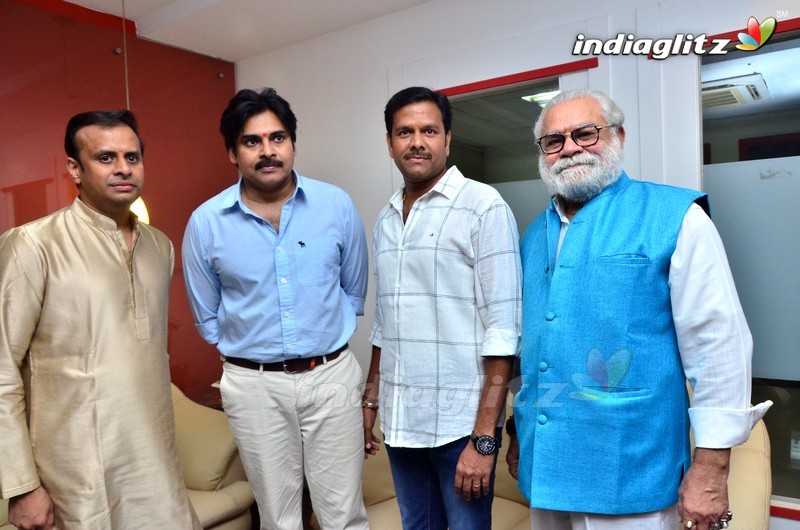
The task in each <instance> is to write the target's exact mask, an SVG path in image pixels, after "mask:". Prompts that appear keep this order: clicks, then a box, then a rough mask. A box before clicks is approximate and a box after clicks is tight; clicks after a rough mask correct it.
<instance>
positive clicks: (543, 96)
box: [522, 90, 559, 108]
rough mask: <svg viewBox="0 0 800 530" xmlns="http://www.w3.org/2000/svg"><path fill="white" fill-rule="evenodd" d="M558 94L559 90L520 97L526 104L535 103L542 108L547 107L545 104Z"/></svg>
mask: <svg viewBox="0 0 800 530" xmlns="http://www.w3.org/2000/svg"><path fill="white" fill-rule="evenodd" d="M558 93H559V90H550V91H549V92H539V93H538V94H531V95H530V96H522V99H524V100H525V101H527V102H528V103H536V104H537V105H539V106H540V107H542V108H544V107H545V105H547V102H548V101H550V100H551V99H553V97H555V95H556V94H558Z"/></svg>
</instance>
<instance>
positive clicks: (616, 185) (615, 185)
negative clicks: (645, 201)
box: [550, 170, 630, 224]
mask: <svg viewBox="0 0 800 530" xmlns="http://www.w3.org/2000/svg"><path fill="white" fill-rule="evenodd" d="M629 181H630V179H629V178H628V175H627V174H626V173H625V171H624V170H623V171H622V172H621V173H620V174H619V177H617V180H615V181H614V182H612V183H611V184H609V185H608V186H606V187H605V188H604V189H603V191H601V192H600V193H598V194H597V195H595V196H594V197H592V199H591V200H590V201H589V202H588V203H586V204H591V203H592V202H594V201H596V200H597V199H599V198H600V197H605V196H607V195H611V194H613V193H617V192H618V191H619V190H621V189H622V188H624V187H625V186H627V185H628V182H629ZM586 204H585V205H584V207H585V206H586ZM550 210H552V211H554V212H555V213H557V214H558V217H559V218H560V219H561V222H562V223H566V224H569V219H568V218H567V216H566V215H565V214H564V208H563V207H562V205H561V204H560V203H559V202H558V197H556V196H555V195H554V196H553V197H552V198H551V199H550Z"/></svg>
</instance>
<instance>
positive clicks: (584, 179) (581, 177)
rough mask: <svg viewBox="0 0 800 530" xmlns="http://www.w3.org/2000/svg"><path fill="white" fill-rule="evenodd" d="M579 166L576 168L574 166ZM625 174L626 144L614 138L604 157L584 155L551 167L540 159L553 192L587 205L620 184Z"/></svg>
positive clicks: (540, 165) (541, 157)
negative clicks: (624, 155) (624, 147)
mask: <svg viewBox="0 0 800 530" xmlns="http://www.w3.org/2000/svg"><path fill="white" fill-rule="evenodd" d="M573 166H575V167H573ZM621 172H622V145H621V142H620V141H619V138H614V140H612V142H611V143H609V144H608V147H607V148H606V149H605V151H603V153H602V155H596V154H594V153H589V152H586V151H584V152H582V153H578V154H576V155H574V156H571V157H565V158H560V159H558V160H556V161H555V162H554V163H553V164H552V165H548V164H547V162H546V161H545V157H544V155H540V156H539V174H540V175H541V177H542V180H543V181H544V183H545V185H546V186H547V189H548V190H550V193H551V194H553V195H557V196H559V197H563V198H564V199H566V200H568V201H570V202H575V203H578V204H586V203H587V202H589V201H590V200H592V199H593V198H594V197H595V196H596V195H597V194H599V193H600V192H601V191H603V190H604V189H606V187H608V186H609V185H611V184H613V183H614V182H616V180H617V179H618V178H619V176H620V173H621Z"/></svg>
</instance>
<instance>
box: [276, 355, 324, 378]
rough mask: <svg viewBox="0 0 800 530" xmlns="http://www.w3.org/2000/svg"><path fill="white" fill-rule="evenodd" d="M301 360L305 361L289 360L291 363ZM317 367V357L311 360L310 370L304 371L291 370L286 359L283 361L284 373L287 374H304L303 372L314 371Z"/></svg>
mask: <svg viewBox="0 0 800 530" xmlns="http://www.w3.org/2000/svg"><path fill="white" fill-rule="evenodd" d="M300 360H303V359H289V361H290V362H291V361H300ZM316 365H317V358H316V357H312V358H311V359H309V363H308V368H305V369H302V370H290V369H289V366H288V365H287V364H286V359H284V360H283V372H284V373H286V374H299V373H302V372H308V371H310V370H313V369H314V367H315V366H316Z"/></svg>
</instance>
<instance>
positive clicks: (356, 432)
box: [220, 349, 369, 530]
mask: <svg viewBox="0 0 800 530" xmlns="http://www.w3.org/2000/svg"><path fill="white" fill-rule="evenodd" d="M223 368H224V371H223V374H222V380H221V382H220V391H221V394H222V405H223V408H224V409H225V413H226V414H227V415H228V421H229V422H230V426H231V430H232V431H233V435H234V437H235V438H236V444H237V445H238V447H239V454H240V455H241V457H242V463H243V465H244V469H245V472H246V474H247V479H248V481H249V482H250V486H251V487H252V488H253V493H254V495H255V497H256V502H257V504H258V510H259V513H260V516H261V529H262V530H302V528H303V524H302V496H303V474H304V472H305V476H306V480H307V481H308V489H309V492H310V494H311V504H312V506H313V509H314V512H315V514H316V516H317V519H318V520H319V522H320V524H321V526H322V528H323V529H324V530H343V529H359V530H368V528H369V525H368V524H367V514H366V511H365V510H364V501H363V498H362V496H361V472H362V469H363V466H364V428H363V416H362V413H361V379H362V373H361V368H360V366H359V365H358V362H357V361H356V359H355V357H354V356H353V354H352V352H351V351H350V350H349V349H346V350H344V351H343V352H342V353H341V355H340V356H339V357H338V358H336V359H334V360H333V361H331V362H329V363H327V364H324V365H318V366H317V367H316V368H314V369H313V370H310V371H307V372H303V373H299V374H287V373H284V372H264V371H261V372H259V371H258V370H252V369H249V368H242V367H240V366H236V365H233V364H231V363H227V362H226V363H225V364H224V365H223Z"/></svg>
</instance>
